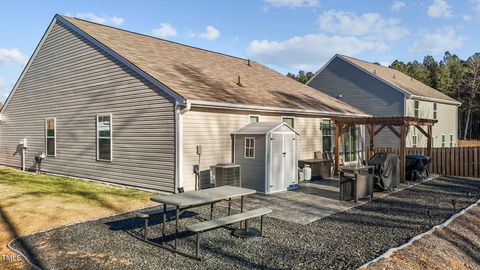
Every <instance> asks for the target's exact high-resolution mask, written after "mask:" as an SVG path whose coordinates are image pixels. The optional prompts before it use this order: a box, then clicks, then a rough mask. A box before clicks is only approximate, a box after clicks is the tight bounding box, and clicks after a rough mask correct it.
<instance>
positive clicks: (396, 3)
mask: <svg viewBox="0 0 480 270" xmlns="http://www.w3.org/2000/svg"><path fill="white" fill-rule="evenodd" d="M406 6H407V4H405V2H403V1H399V0H395V1H393V4H392V6H390V10H391V11H394V12H396V11H400V10H401V9H402V8H404V7H406Z"/></svg>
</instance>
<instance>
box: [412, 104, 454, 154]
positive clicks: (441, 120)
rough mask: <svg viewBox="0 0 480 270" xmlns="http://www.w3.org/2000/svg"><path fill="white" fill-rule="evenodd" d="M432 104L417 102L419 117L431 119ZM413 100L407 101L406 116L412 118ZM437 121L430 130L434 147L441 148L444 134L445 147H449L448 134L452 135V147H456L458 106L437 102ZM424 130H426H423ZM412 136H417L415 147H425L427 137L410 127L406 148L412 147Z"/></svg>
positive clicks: (413, 113)
mask: <svg viewBox="0 0 480 270" xmlns="http://www.w3.org/2000/svg"><path fill="white" fill-rule="evenodd" d="M433 103H434V102H431V101H425V100H419V117H420V118H428V119H433ZM414 108H415V99H407V102H406V112H407V116H414V115H415V112H414ZM437 120H438V123H436V124H435V125H434V126H433V128H432V133H433V138H434V139H433V140H434V143H435V145H434V147H441V140H442V137H441V136H442V134H445V146H446V147H449V145H450V134H452V135H453V146H457V145H458V106H456V105H451V104H445V103H440V102H437ZM424 129H425V130H426V128H424ZM412 134H416V135H417V147H426V146H427V137H425V136H424V135H423V134H422V133H421V132H420V131H418V130H416V129H415V128H414V127H410V131H409V134H408V136H407V147H411V146H412Z"/></svg>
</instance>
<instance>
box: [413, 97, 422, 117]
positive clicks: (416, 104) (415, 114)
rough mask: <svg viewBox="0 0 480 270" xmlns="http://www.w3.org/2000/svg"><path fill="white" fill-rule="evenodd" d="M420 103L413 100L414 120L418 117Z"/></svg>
mask: <svg viewBox="0 0 480 270" xmlns="http://www.w3.org/2000/svg"><path fill="white" fill-rule="evenodd" d="M419 107H420V101H418V100H415V101H414V108H413V113H414V116H415V118H418V116H419V115H420V113H419V111H420V108H419Z"/></svg>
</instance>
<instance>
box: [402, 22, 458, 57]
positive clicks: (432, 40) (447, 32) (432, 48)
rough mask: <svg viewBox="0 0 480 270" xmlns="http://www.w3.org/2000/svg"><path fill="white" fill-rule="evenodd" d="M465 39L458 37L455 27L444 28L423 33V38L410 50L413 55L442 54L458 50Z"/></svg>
mask: <svg viewBox="0 0 480 270" xmlns="http://www.w3.org/2000/svg"><path fill="white" fill-rule="evenodd" d="M464 40H465V38H464V37H463V36H461V35H458V34H457V33H456V32H455V29H453V27H443V28H440V29H437V30H436V31H435V32H433V33H431V32H424V33H421V38H420V39H419V40H417V41H416V42H415V43H414V44H413V46H412V47H411V48H410V52H412V53H427V54H433V55H436V54H440V53H444V52H445V51H452V50H454V49H458V48H460V47H461V46H462V45H463V41H464Z"/></svg>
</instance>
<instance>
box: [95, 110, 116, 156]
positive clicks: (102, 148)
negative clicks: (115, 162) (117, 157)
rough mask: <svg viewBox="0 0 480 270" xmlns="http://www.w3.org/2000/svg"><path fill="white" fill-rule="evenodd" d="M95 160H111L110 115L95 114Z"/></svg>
mask: <svg viewBox="0 0 480 270" xmlns="http://www.w3.org/2000/svg"><path fill="white" fill-rule="evenodd" d="M97 160H103V161H112V115H111V114H99V115H97Z"/></svg>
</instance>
